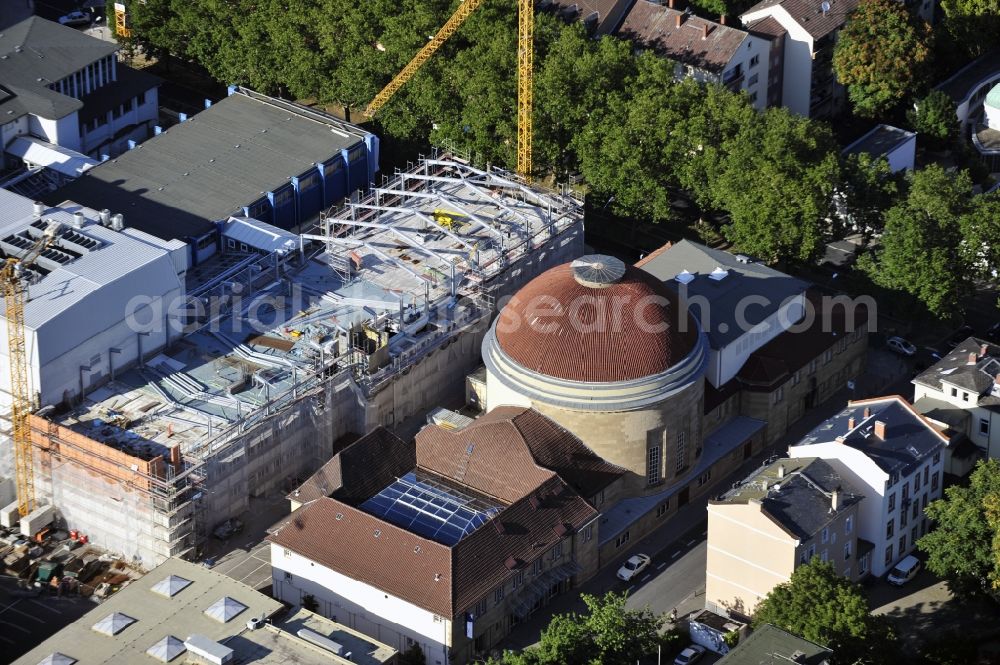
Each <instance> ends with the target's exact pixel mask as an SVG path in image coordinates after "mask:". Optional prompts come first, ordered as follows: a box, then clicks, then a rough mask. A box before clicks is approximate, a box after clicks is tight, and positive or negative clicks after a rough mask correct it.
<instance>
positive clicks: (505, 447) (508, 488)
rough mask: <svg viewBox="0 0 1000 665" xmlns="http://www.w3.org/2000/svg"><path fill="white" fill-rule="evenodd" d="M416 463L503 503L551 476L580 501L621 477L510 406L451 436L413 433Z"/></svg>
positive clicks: (576, 443)
mask: <svg viewBox="0 0 1000 665" xmlns="http://www.w3.org/2000/svg"><path fill="white" fill-rule="evenodd" d="M470 446H472V450H471V452H469V447H470ZM417 463H418V465H419V466H422V467H424V468H427V469H430V470H433V471H435V472H436V473H439V474H441V475H444V476H446V477H451V478H454V479H458V475H459V474H461V481H462V482H463V483H465V484H468V485H469V486H471V487H474V488H475V489H477V490H478V491H480V492H484V493H486V494H489V495H490V496H496V497H498V498H501V499H504V500H505V501H508V502H513V501H516V500H517V499H520V498H521V497H523V496H525V495H526V494H527V493H529V492H531V491H532V490H533V489H534V488H535V487H537V486H538V485H540V484H541V483H543V482H545V481H546V480H547V479H548V478H549V477H550V476H551V474H552V472H554V473H556V474H558V475H559V477H560V478H562V479H563V481H565V482H566V483H567V484H568V485H569V486H570V487H572V488H573V489H574V490H575V491H576V492H578V493H579V494H581V495H582V496H585V497H589V496H593V495H594V494H596V493H597V492H599V491H600V490H602V489H604V488H605V487H607V486H608V485H609V484H611V483H612V482H613V481H614V480H616V479H617V478H619V477H620V476H621V475H622V474H623V473H624V470H623V469H621V468H620V467H618V466H615V465H614V464H611V463H609V462H606V461H604V460H603V459H602V458H601V457H600V456H599V455H597V454H596V453H595V452H594V451H592V450H591V449H590V448H588V447H587V446H586V445H585V444H584V443H583V442H582V441H580V439H578V438H577V437H576V436H574V435H573V434H572V433H570V432H569V431H568V430H566V429H564V428H562V427H560V426H559V425H557V424H556V423H554V422H553V421H552V420H550V419H548V418H546V417H545V416H543V415H542V414H540V413H538V412H537V411H535V410H534V409H528V408H524V407H516V406H502V407H498V408H496V409H493V410H492V411H490V412H489V413H486V414H484V415H482V416H480V417H479V418H478V419H476V421H475V422H473V423H472V424H471V425H469V426H468V427H466V428H465V429H463V430H461V431H457V432H456V431H449V430H446V429H444V428H441V427H438V426H436V425H429V426H427V427H425V428H424V429H423V430H421V431H420V433H419V434H417ZM498 482H499V483H500V485H501V487H500V488H499V489H497V488H496V485H497V483H498ZM490 488H493V489H492V490H491V489H490ZM497 491H499V492H501V494H496V493H495V492H497Z"/></svg>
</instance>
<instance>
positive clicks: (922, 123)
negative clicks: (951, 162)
mask: <svg viewBox="0 0 1000 665" xmlns="http://www.w3.org/2000/svg"><path fill="white" fill-rule="evenodd" d="M906 119H907V121H908V122H909V123H910V127H912V128H913V131H915V132H918V133H919V134H920V135H921V136H924V137H927V138H929V139H930V140H931V142H932V143H933V144H934V145H935V146H939V147H940V146H944V145H945V144H946V143H947V142H948V141H949V140H950V139H952V138H953V137H954V136H955V134H956V133H957V131H958V116H956V115H955V103H954V102H953V101H951V97H949V96H948V95H946V94H945V93H943V92H941V91H940V90H932V91H931V92H930V93H928V94H927V96H925V97H923V98H921V99H918V100H917V101H916V102H915V103H914V108H911V109H908V110H907V111H906Z"/></svg>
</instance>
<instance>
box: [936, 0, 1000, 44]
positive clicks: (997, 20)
mask: <svg viewBox="0 0 1000 665" xmlns="http://www.w3.org/2000/svg"><path fill="white" fill-rule="evenodd" d="M941 9H942V11H943V12H944V16H945V20H944V25H943V29H944V32H945V34H946V35H947V37H946V38H943V39H942V40H941V41H942V42H948V43H950V44H954V45H957V46H958V47H959V48H961V49H962V52H963V53H964V55H965V56H966V57H967V58H977V57H979V56H981V55H985V54H986V53H989V52H990V51H992V50H993V49H995V48H997V47H998V46H1000V0H941Z"/></svg>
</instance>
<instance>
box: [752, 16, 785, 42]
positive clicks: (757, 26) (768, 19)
mask: <svg viewBox="0 0 1000 665" xmlns="http://www.w3.org/2000/svg"><path fill="white" fill-rule="evenodd" d="M747 30H748V31H749V32H750V34H751V35H756V36H757V37H760V38H762V39H767V40H772V39H775V38H777V37H781V36H782V35H784V34H786V33H787V32H788V31H787V30H785V26H783V25H781V24H780V23H778V20H777V19H776V18H774V17H773V16H765V17H764V18H762V19H760V20H759V21H754V22H753V23H750V24H749V25H747Z"/></svg>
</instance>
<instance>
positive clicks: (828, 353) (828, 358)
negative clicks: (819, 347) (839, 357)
mask: <svg viewBox="0 0 1000 665" xmlns="http://www.w3.org/2000/svg"><path fill="white" fill-rule="evenodd" d="M831 360H833V349H827V350H826V352H825V353H823V364H824V365H826V364H827V363H829V362H830V361H831Z"/></svg>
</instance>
